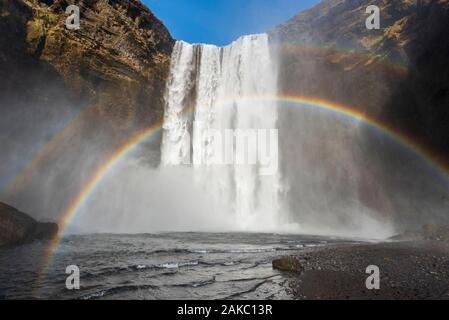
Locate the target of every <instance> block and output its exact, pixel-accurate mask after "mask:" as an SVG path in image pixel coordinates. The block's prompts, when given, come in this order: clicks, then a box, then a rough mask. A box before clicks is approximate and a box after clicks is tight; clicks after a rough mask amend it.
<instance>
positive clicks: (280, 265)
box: [273, 256, 303, 272]
mask: <svg viewBox="0 0 449 320" xmlns="http://www.w3.org/2000/svg"><path fill="white" fill-rule="evenodd" d="M273 269H277V270H281V271H288V272H301V271H302V269H303V267H302V265H301V263H300V262H299V259H298V257H295V256H290V257H284V258H280V259H276V260H273Z"/></svg>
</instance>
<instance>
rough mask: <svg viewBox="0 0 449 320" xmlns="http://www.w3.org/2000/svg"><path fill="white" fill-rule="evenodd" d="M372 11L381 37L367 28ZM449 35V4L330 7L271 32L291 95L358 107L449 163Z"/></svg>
mask: <svg viewBox="0 0 449 320" xmlns="http://www.w3.org/2000/svg"><path fill="white" fill-rule="evenodd" d="M369 5H377V6H378V7H379V8H380V23H381V28H380V30H368V29H367V28H366V27H365V20H366V18H367V17H368V16H369V15H368V14H367V13H366V12H365V10H366V8H367V7H368V6H369ZM447 34H449V1H448V0H388V1H387V0H324V1H322V2H321V3H320V4H318V5H317V6H315V7H313V8H311V9H309V10H306V11H304V12H302V13H300V14H299V15H297V16H295V17H294V18H292V19H291V20H289V21H288V22H286V23H285V24H282V25H280V26H278V27H276V28H275V29H274V30H272V31H271V36H272V38H273V39H275V40H276V41H278V42H280V43H281V44H282V46H281V51H280V54H281V55H282V58H283V59H282V74H283V79H282V89H283V91H284V92H287V93H290V94H302V95H306V96H314V97H321V98H326V99H329V100H332V101H336V102H339V103H341V104H344V105H348V106H352V107H354V108H358V109H359V110H360V111H363V112H365V113H366V114H368V115H369V116H372V117H374V118H377V119H379V120H381V121H384V122H386V123H388V124H390V125H392V126H394V127H396V128H397V129H398V130H399V131H403V132H405V133H406V134H409V135H411V136H413V137H414V138H415V139H416V140H418V141H421V142H422V143H423V144H426V145H430V146H431V147H432V148H433V149H435V150H436V151H437V152H439V153H442V154H445V155H446V156H449V152H448V150H449V148H448V147H449V142H448V141H449V139H447V137H448V136H449V119H448V112H447V108H446V107H445V106H448V105H449V81H448V79H449V60H448V59H447V58H445V57H447V56H448V55H449V40H448V38H447ZM304 75H307V76H304Z"/></svg>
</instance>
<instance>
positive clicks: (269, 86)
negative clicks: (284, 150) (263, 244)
mask: <svg viewBox="0 0 449 320" xmlns="http://www.w3.org/2000/svg"><path fill="white" fill-rule="evenodd" d="M276 93H277V68H276V64H275V62H274V59H273V58H272V53H271V51H270V47H269V40H268V36H267V35H265V34H263V35H252V36H245V37H242V38H240V39H239V40H237V41H235V42H234V43H232V44H231V45H229V46H226V47H223V48H220V47H216V46H212V45H191V44H187V43H185V42H182V41H178V42H177V43H176V45H175V48H174V51H173V54H172V64H171V72H170V76H169V80H168V85H167V92H166V110H165V119H164V126H163V128H164V133H163V140H162V147H161V148H162V164H163V166H181V165H188V166H189V168H191V170H194V176H195V181H196V183H198V184H199V185H200V186H201V187H202V188H203V189H204V190H205V191H206V192H208V193H209V195H210V197H211V198H213V200H214V201H213V203H214V206H215V207H214V208H212V209H211V210H212V211H213V213H211V214H216V212H220V211H222V210H223V208H226V210H227V211H228V213H229V214H230V218H231V219H235V226H236V228H237V229H240V230H258V231H260V230H279V227H280V224H281V223H282V219H281V215H280V213H279V212H280V203H279V202H280V200H279V194H280V190H281V187H280V181H281V179H280V176H279V174H278V173H277V172H273V174H270V175H262V174H261V173H260V166H261V164H260V163H259V162H257V163H254V164H252V163H246V164H236V163H235V162H230V163H227V164H224V163H222V164H221V165H205V164H208V163H212V162H213V161H212V160H213V158H214V157H217V150H218V149H220V148H221V146H222V144H225V146H226V143H233V140H232V139H225V137H224V138H223V136H225V132H230V131H229V130H251V129H254V130H259V129H263V130H270V129H276V124H277V105H276V103H275V102H274V99H270V97H273V98H274V96H275V95H276ZM262 97H263V98H264V99H260V98H262ZM192 107H193V108H192ZM206 130H215V132H223V136H222V138H223V139H222V140H221V141H218V140H219V138H218V137H216V136H210V135H207V134H204V132H205V131H206ZM232 132H235V131H232ZM256 132H257V131H256ZM233 139H235V138H233ZM225 140H226V141H225ZM228 146H229V145H228ZM270 147H272V146H270ZM232 148H234V151H235V147H231V149H232ZM226 150H229V148H227V149H226ZM246 152H247V157H248V159H250V158H251V157H254V158H257V152H258V150H257V148H254V146H248V148H247V150H246ZM214 159H216V158H214ZM214 164H216V162H214ZM186 214H188V213H186Z"/></svg>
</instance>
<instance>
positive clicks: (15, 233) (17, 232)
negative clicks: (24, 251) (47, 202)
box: [0, 202, 58, 247]
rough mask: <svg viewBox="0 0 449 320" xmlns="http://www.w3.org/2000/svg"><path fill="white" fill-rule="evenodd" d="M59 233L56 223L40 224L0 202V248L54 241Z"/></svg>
mask: <svg viewBox="0 0 449 320" xmlns="http://www.w3.org/2000/svg"><path fill="white" fill-rule="evenodd" d="M57 233H58V225H57V224H56V223H41V222H38V221H36V220H35V219H33V218H31V217H30V216H28V215H27V214H25V213H23V212H20V211H19V210H17V209H16V208H13V207H11V206H9V205H7V204H4V203H1V202H0V247H1V246H9V245H18V244H24V243H28V242H31V241H33V240H46V239H52V238H53V237H54V236H56V235H57Z"/></svg>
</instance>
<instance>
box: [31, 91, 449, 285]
mask: <svg viewBox="0 0 449 320" xmlns="http://www.w3.org/2000/svg"><path fill="white" fill-rule="evenodd" d="M239 99H243V100H245V101H248V102H251V105H253V103H254V102H257V101H261V100H264V101H265V100H266V99H271V100H274V101H276V102H277V103H278V104H279V105H280V107H281V108H282V107H293V108H308V109H313V110H321V111H324V112H327V113H329V114H330V115H332V114H333V115H341V116H344V117H346V118H348V119H350V120H353V121H356V122H359V123H361V124H363V125H365V126H368V127H370V128H373V129H374V130H376V131H378V132H380V133H382V134H383V135H385V136H387V137H389V138H391V139H393V140H394V141H396V142H398V143H399V144H400V145H402V146H403V147H404V148H406V149H407V150H409V151H410V152H411V153H413V154H415V155H416V156H417V157H419V158H420V159H422V160H423V161H425V162H426V163H427V164H428V165H429V166H430V167H431V168H433V169H434V170H436V171H437V172H438V174H439V175H440V176H442V177H443V178H444V179H445V183H448V182H449V179H448V176H449V170H448V166H447V164H446V163H445V162H443V161H442V160H440V158H439V157H438V156H437V155H435V154H434V153H432V152H430V151H429V150H427V149H426V148H424V147H423V146H421V145H419V144H417V143H416V142H415V141H414V140H413V139H411V138H409V137H408V136H406V135H404V134H402V133H400V132H398V131H396V130H394V129H393V128H391V127H389V126H388V125H386V124H383V123H380V122H379V121H377V120H376V119H373V118H370V117H368V116H366V115H365V114H363V113H361V112H358V111H356V110H355V109H353V108H351V107H348V106H344V105H341V104H338V103H335V102H332V101H327V100H323V99H319V98H313V97H302V96H288V95H283V96H277V97H260V96H259V97H245V98H239ZM233 100H235V99H227V100H226V101H221V102H220V105H221V104H227V103H230V102H232V101H233ZM184 112H185V113H191V112H194V107H190V108H188V109H187V110H184ZM162 125H163V124H162V122H159V123H156V124H154V125H152V126H151V127H149V128H147V129H145V130H142V131H140V132H139V133H137V134H136V135H134V136H133V137H132V138H131V139H129V140H128V141H127V142H126V143H125V144H123V145H122V146H121V147H120V148H118V149H117V150H116V151H115V152H114V153H113V154H112V155H111V156H110V157H109V159H108V160H107V161H105V162H104V163H102V164H101V165H99V167H98V168H97V170H96V171H95V173H94V174H93V175H92V176H91V177H90V178H89V179H88V180H87V181H86V183H85V184H84V185H83V187H82V188H81V189H80V190H79V192H78V194H77V195H76V196H75V197H74V198H73V199H71V201H70V202H69V204H68V206H67V208H66V210H65V211H64V212H63V213H62V215H61V217H62V218H61V219H60V221H59V225H60V230H61V232H60V234H59V235H58V237H56V238H55V239H53V240H52V241H51V243H50V245H49V247H48V250H47V253H46V256H45V259H44V263H43V267H42V272H41V278H42V277H43V276H44V275H45V273H46V272H47V269H48V267H49V266H50V265H51V263H52V260H53V257H54V255H55V253H56V252H57V249H58V246H59V243H60V241H61V239H62V237H63V235H64V232H65V230H66V228H67V226H69V225H70V224H71V222H72V221H73V219H74V218H75V217H76V215H77V213H78V212H79V211H80V209H81V208H82V207H83V206H84V205H85V204H86V202H87V201H88V200H89V199H90V198H91V197H92V196H93V195H94V194H95V191H96V189H97V188H98V186H99V185H101V183H102V181H103V180H104V179H105V178H106V177H107V176H108V174H110V173H112V172H113V171H114V169H115V168H116V167H117V165H118V164H119V163H120V162H121V161H123V160H124V159H126V158H127V156H128V155H130V154H132V153H133V151H134V150H136V148H138V147H139V146H140V145H141V144H142V143H144V142H146V141H148V140H149V139H151V138H152V137H154V136H155V135H156V134H157V133H159V132H161V130H162ZM39 281H40V280H39Z"/></svg>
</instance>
